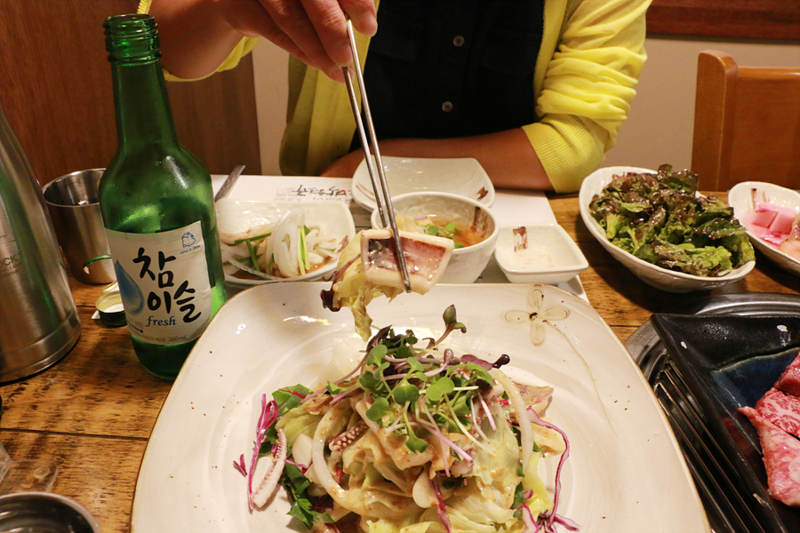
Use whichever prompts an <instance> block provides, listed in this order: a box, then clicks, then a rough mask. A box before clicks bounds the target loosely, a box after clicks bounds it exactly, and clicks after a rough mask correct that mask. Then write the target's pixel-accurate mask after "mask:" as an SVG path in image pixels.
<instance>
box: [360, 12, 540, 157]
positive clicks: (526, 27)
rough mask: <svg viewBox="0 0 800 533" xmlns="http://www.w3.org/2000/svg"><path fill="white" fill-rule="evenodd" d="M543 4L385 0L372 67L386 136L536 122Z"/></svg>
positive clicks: (378, 120) (379, 128) (367, 76)
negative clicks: (535, 88)
mask: <svg viewBox="0 0 800 533" xmlns="http://www.w3.org/2000/svg"><path fill="white" fill-rule="evenodd" d="M543 10H544V0H381V3H380V7H379V10H378V33H377V34H376V35H375V37H373V38H372V41H371V43H370V46H369V52H368V55H367V63H366V67H365V70H364V83H365V85H366V89H367V94H368V95H369V103H370V111H371V112H372V118H373V123H374V125H375V131H376V134H377V135H378V138H379V139H392V138H401V137H416V138H429V139H433V138H445V137H463V136H469V135H478V134H483V133H493V132H496V131H501V130H507V129H512V128H516V127H519V126H522V125H525V124H530V123H531V122H534V121H535V120H536V116H535V111H534V108H535V102H534V92H533V71H534V68H535V67H536V56H537V55H538V53H539V48H540V46H541V41H542V28H543V21H544V15H543ZM359 145H360V143H359V141H358V134H357V133H356V135H355V136H354V140H353V148H357V147H358V146H359Z"/></svg>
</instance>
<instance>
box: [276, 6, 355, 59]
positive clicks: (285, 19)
mask: <svg viewBox="0 0 800 533" xmlns="http://www.w3.org/2000/svg"><path fill="white" fill-rule="evenodd" d="M313 1H314V2H320V3H324V4H327V3H329V2H335V0H313ZM261 3H262V5H263V6H264V8H265V9H266V11H267V13H268V14H269V16H270V17H272V20H273V21H274V23H275V24H276V25H277V27H278V28H280V30H281V31H282V32H283V33H284V34H286V35H287V36H288V37H289V39H291V40H292V41H293V42H294V44H295V45H297V47H298V48H299V49H300V50H301V51H302V53H303V55H304V56H305V58H306V59H307V60H306V63H308V64H309V65H311V66H313V67H316V68H318V69H320V70H322V71H323V72H326V73H327V72H330V71H332V70H333V68H334V67H336V65H337V64H338V63H339V61H340V59H338V58H331V56H330V55H329V53H328V52H327V50H326V49H325V47H324V46H323V44H322V41H321V40H320V36H319V35H318V32H317V29H316V27H315V25H314V23H313V22H312V19H310V18H309V14H308V13H306V10H305V9H304V7H303V3H302V2H301V0H261ZM312 13H313V12H312ZM312 16H314V17H316V16H318V14H317V13H313V15H312ZM341 16H342V17H343V15H341ZM345 61H346V59H345Z"/></svg>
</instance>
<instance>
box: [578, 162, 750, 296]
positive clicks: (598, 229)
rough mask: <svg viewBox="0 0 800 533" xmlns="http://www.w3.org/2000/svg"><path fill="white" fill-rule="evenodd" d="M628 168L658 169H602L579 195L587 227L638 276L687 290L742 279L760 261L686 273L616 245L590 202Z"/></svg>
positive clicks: (653, 283)
mask: <svg viewBox="0 0 800 533" xmlns="http://www.w3.org/2000/svg"><path fill="white" fill-rule="evenodd" d="M627 172H636V173H644V172H648V173H653V174H655V173H656V171H654V170H648V169H644V168H637V167H624V166H618V167H606V168H601V169H598V170H596V171H594V172H592V173H591V174H590V175H589V176H587V177H586V179H585V180H583V183H582V184H581V190H580V193H579V195H578V201H579V202H580V213H581V218H582V219H583V223H584V224H586V227H587V228H589V232H590V233H591V234H592V235H594V237H595V238H596V239H597V241H598V242H599V243H600V244H601V245H602V246H603V248H605V249H606V250H607V251H608V252H609V253H610V254H611V255H612V256H613V257H614V259H616V260H617V261H619V262H620V263H622V264H623V265H625V266H626V267H627V268H628V269H630V271H631V272H633V274H634V275H635V276H636V277H638V278H639V279H641V280H642V281H644V282H645V283H647V284H648V285H650V286H651V287H655V288H656V289H660V290H662V291H666V292H674V293H684V292H692V291H701V290H711V289H716V288H719V287H722V286H724V285H729V284H731V283H735V282H737V281H739V280H741V279H742V278H744V277H745V276H746V275H747V274H749V273H750V272H751V271H752V270H753V268H754V267H755V264H756V262H755V261H748V262H747V263H745V264H744V265H742V266H740V267H739V268H735V269H733V270H730V271H729V272H727V273H725V274H724V275H722V276H719V277H713V278H712V277H703V276H693V275H691V274H684V273H683V272H676V271H673V270H667V269H665V268H661V267H659V266H656V265H654V264H651V263H648V262H647V261H643V260H641V259H639V258H638V257H635V256H633V255H632V254H630V253H628V252H626V251H625V250H623V249H621V248H618V247H617V246H614V245H613V244H612V243H611V242H610V241H609V240H608V238H606V234H605V230H604V229H603V227H602V226H600V223H599V222H597V221H596V220H595V219H594V217H593V216H592V214H591V213H590V212H589V204H590V203H591V201H592V198H593V197H594V195H595V194H600V193H601V192H602V191H603V188H604V187H605V186H606V185H608V184H609V183H610V182H611V180H612V179H613V178H614V176H615V175H620V174H625V173H627Z"/></svg>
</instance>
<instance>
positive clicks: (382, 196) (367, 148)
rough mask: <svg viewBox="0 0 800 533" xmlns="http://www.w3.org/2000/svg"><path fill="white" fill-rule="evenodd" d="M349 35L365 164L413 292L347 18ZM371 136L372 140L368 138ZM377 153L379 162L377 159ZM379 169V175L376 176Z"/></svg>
mask: <svg viewBox="0 0 800 533" xmlns="http://www.w3.org/2000/svg"><path fill="white" fill-rule="evenodd" d="M347 35H348V37H349V38H350V48H351V49H352V52H353V71H354V72H355V74H356V78H357V80H358V88H359V90H360V93H361V105H362V107H363V108H364V118H365V119H366V122H367V131H365V130H364V121H363V120H362V119H361V113H360V112H359V109H358V99H357V98H356V93H355V89H354V87H353V80H352V77H351V75H350V69H349V68H348V67H342V71H343V73H344V79H345V84H346V85H347V92H348V94H349V95H350V106H351V107H352V108H353V116H354V117H355V120H356V128H357V129H358V135H359V138H360V139H361V148H362V150H363V151H364V162H365V163H366V165H367V170H368V172H369V177H370V180H371V181H372V189H373V191H374V193H375V203H376V204H377V205H378V213H379V214H380V217H381V223H382V224H383V226H384V227H386V226H389V229H390V230H391V232H392V236H393V237H394V245H395V246H394V251H395V256H396V260H397V266H398V268H399V269H400V274H401V276H402V277H403V285H404V286H405V289H406V292H411V281H410V280H409V277H408V269H407V268H406V260H405V255H404V254H403V246H402V244H401V243H400V233H399V232H398V231H397V220H396V219H395V216H394V209H393V208H392V198H391V196H390V194H389V186H388V184H387V183H386V174H385V171H384V168H383V162H382V161H381V154H380V149H379V148H378V138H377V136H376V135H375V126H374V125H373V123H372V114H371V113H370V110H369V102H368V100H367V91H366V89H365V88H364V78H363V76H362V75H361V69H360V68H359V65H360V62H359V59H358V51H357V50H356V38H355V33H354V32H353V23H352V21H351V20H350V18H349V17H348V19H347ZM367 135H369V138H368V137H367ZM373 154H374V157H375V159H374V160H373ZM376 167H377V174H376Z"/></svg>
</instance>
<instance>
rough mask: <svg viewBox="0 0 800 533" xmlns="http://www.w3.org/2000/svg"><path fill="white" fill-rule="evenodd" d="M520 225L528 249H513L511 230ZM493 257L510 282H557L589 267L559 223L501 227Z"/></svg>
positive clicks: (565, 279)
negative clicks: (524, 250)
mask: <svg viewBox="0 0 800 533" xmlns="http://www.w3.org/2000/svg"><path fill="white" fill-rule="evenodd" d="M519 228H524V229H525V232H526V234H527V250H528V251H527V252H515V251H514V244H515V238H514V230H517V229H519ZM528 254H531V255H528ZM526 256H528V257H526ZM494 257H495V259H497V264H498V265H500V269H501V270H502V271H503V273H504V274H505V275H506V277H507V278H508V281H510V282H511V283H544V284H548V285H557V284H559V283H563V282H565V281H569V280H571V279H572V278H574V277H575V276H577V275H578V274H580V273H581V272H583V271H585V270H586V269H587V268H589V263H588V261H586V257H584V255H583V252H581V250H580V248H578V245H577V244H575V241H573V240H572V239H571V238H570V236H569V235H568V234H567V232H566V231H565V230H564V228H562V227H561V226H559V225H558V224H548V223H540V224H506V225H503V226H501V227H500V234H499V235H498V237H497V244H496V245H495V248H494Z"/></svg>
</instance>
